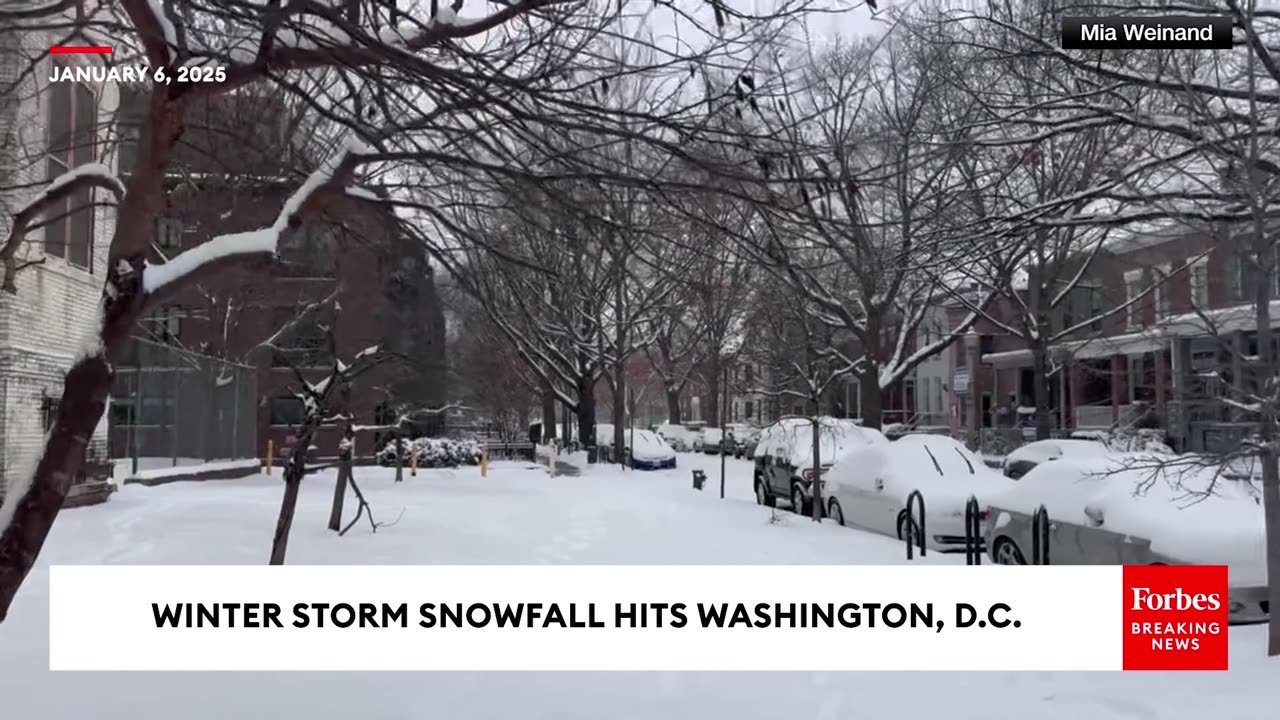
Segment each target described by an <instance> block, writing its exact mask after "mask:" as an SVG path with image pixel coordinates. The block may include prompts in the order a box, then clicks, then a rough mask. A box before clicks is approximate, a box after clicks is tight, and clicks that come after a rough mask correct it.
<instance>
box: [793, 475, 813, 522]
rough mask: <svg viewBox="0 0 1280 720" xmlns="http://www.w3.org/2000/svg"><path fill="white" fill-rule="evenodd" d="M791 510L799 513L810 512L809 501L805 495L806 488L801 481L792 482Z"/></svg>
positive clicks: (805, 513) (806, 513)
mask: <svg viewBox="0 0 1280 720" xmlns="http://www.w3.org/2000/svg"><path fill="white" fill-rule="evenodd" d="M791 512H793V513H796V514H797V515H808V514H809V503H808V500H807V499H806V498H805V496H804V488H803V487H801V485H800V483H791Z"/></svg>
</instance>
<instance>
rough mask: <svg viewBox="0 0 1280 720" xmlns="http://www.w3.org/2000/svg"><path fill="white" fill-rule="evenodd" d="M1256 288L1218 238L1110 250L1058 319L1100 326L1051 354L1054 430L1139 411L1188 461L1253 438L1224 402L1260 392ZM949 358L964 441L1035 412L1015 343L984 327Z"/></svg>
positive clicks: (1008, 307)
mask: <svg viewBox="0 0 1280 720" xmlns="http://www.w3.org/2000/svg"><path fill="white" fill-rule="evenodd" d="M1255 278H1256V273H1255V272H1254V271H1252V270H1251V269H1250V265H1249V262H1248V261H1247V260H1246V259H1245V258H1244V256H1243V255H1242V254H1241V252H1240V251H1239V248H1238V247H1237V246H1236V245H1235V244H1234V243H1233V241H1232V240H1231V238H1230V237H1229V236H1228V235H1226V234H1225V233H1224V232H1223V231H1222V230H1220V229H1216V228H1206V229H1202V230H1191V229H1186V228H1180V227H1173V226H1170V227H1168V228H1164V229H1152V230H1150V231H1149V232H1147V233H1145V234H1143V235H1142V236H1139V237H1134V238H1130V239H1127V240H1126V241H1124V242H1117V243H1115V244H1113V245H1111V246H1110V247H1108V248H1107V250H1106V251H1105V252H1104V253H1102V254H1100V255H1099V256H1098V257H1097V258H1095V259H1094V261H1093V264H1092V266H1091V268H1090V271H1089V272H1088V273H1087V276H1086V277H1085V278H1084V279H1083V281H1082V282H1081V283H1080V284H1079V286H1078V287H1077V288H1076V290H1075V291H1074V292H1075V294H1076V295H1077V297H1075V298H1072V301H1071V302H1069V303H1067V304H1066V306H1065V307H1064V309H1063V313H1061V314H1062V315H1063V317H1061V318H1059V319H1057V322H1058V323H1059V327H1070V326H1071V325H1073V324H1074V322H1079V320H1073V317H1074V318H1079V319H1081V320H1084V319H1088V318H1090V317H1098V318H1099V319H1098V321H1097V322H1094V323H1090V324H1089V326H1088V327H1086V328H1083V329H1081V330H1080V331H1079V332H1077V333H1075V334H1073V335H1072V336H1071V337H1069V338H1067V339H1064V341H1063V342H1061V343H1058V344H1057V345H1055V346H1054V347H1053V348H1052V349H1051V354H1052V356H1053V358H1054V365H1055V367H1060V368H1062V369H1061V370H1059V371H1057V372H1054V373H1053V374H1052V375H1051V377H1049V378H1048V383H1049V388H1050V397H1051V403H1050V404H1051V407H1052V408H1053V409H1054V411H1055V412H1054V424H1055V425H1056V426H1057V427H1059V428H1064V429H1092V428H1103V427H1108V426H1110V425H1111V424H1112V423H1114V422H1116V421H1119V420H1122V419H1126V418H1128V417H1130V416H1131V413H1132V410H1133V408H1134V406H1135V405H1136V404H1139V403H1141V404H1144V405H1149V406H1151V407H1154V408H1155V411H1156V414H1157V415H1158V417H1159V418H1160V419H1161V421H1162V422H1163V424H1164V426H1165V427H1166V429H1167V431H1168V433H1169V435H1170V437H1171V438H1172V439H1173V440H1174V441H1175V443H1177V444H1179V445H1182V446H1183V447H1185V448H1188V449H1204V448H1206V447H1208V446H1209V445H1211V444H1212V442H1211V436H1214V435H1220V434H1222V433H1223V432H1228V433H1230V432H1233V431H1234V432H1237V433H1238V432H1241V431H1243V430H1244V429H1246V428H1247V427H1248V426H1249V424H1250V421H1249V418H1247V417H1244V416H1243V414H1242V413H1240V412H1236V411H1233V410H1231V409H1230V408H1229V406H1228V404H1227V403H1223V402H1222V401H1221V399H1222V398H1223V397H1224V396H1227V395H1230V394H1231V393H1232V392H1233V390H1232V388H1240V387H1243V386H1247V385H1248V384H1249V383H1251V382H1254V379H1252V377H1251V374H1252V371H1251V368H1250V367H1249V363H1248V362H1247V360H1246V359H1247V358H1249V357H1250V356H1255V355H1256V354H1257V352H1256V339H1255V333H1254V323H1253V320H1252V316H1251V306H1250V304H1249V303H1250V299H1251V298H1252V297H1253V292H1254V288H1255V287H1256V284H1255V283H1256V279H1255ZM1273 296H1274V293H1273ZM1014 311H1015V308H1014V303H1012V302H1010V301H1007V300H1006V301H1004V302H1003V303H999V302H998V303H996V306H995V307H994V308H993V309H992V313H993V314H995V315H996V317H997V319H1002V316H1001V315H1000V314H1001V313H1004V314H1006V315H1008V314H1010V313H1012V312H1014ZM951 312H952V313H953V315H954V314H958V313H961V312H963V311H962V310H961V309H959V308H953V309H952V311H951ZM951 356H952V367H953V382H952V383H951V386H950V392H949V399H950V401H951V403H952V406H953V423H954V426H955V427H956V428H957V429H958V428H964V427H968V426H970V423H971V420H970V417H969V414H970V413H972V412H974V411H976V412H977V413H978V415H979V423H978V424H979V425H982V426H990V425H991V424H992V418H991V413H990V411H991V410H992V408H994V407H995V406H996V405H997V404H998V403H1000V402H1003V401H1005V398H1007V397H1008V395H1009V394H1010V393H1012V394H1014V396H1015V398H1016V399H1017V401H1018V402H1019V404H1023V405H1029V404H1031V397H1032V392H1033V383H1034V382H1035V381H1036V378H1035V376H1034V374H1033V373H1032V371H1031V353H1030V350H1029V349H1028V348H1027V347H1025V343H1023V342H1021V340H1020V338H1017V337H1013V336H1010V335H1008V334H1005V333H1001V332H999V329H998V326H997V325H996V324H994V323H991V322H989V321H986V320H983V321H980V322H979V323H978V325H977V326H976V327H975V333H974V335H973V336H971V337H970V338H967V339H966V341H964V342H959V343H956V345H954V346H953V350H952V353H951ZM1210 372H1212V373H1213V375H1212V376H1209V375H1208V373H1210ZM957 390H959V392H957Z"/></svg>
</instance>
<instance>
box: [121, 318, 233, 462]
mask: <svg viewBox="0 0 1280 720" xmlns="http://www.w3.org/2000/svg"><path fill="white" fill-rule="evenodd" d="M257 421H258V381H257V371H256V370H255V369H254V368H253V367H251V366H248V365H242V364H239V363H233V362H229V361H227V360H222V359H220V358H215V357H211V356H208V355H201V354H199V353H194V352H190V351H188V350H184V349H181V348H178V347H174V346H172V345H166V344H163V343H157V342H153V341H150V340H145V339H142V338H133V339H131V340H130V343H129V348H128V350H127V352H126V355H125V357H123V358H121V359H120V360H119V361H117V362H116V364H115V381H114V384H113V387H112V391H111V405H110V410H109V414H108V422H109V438H110V440H109V452H110V455H111V458H112V459H115V460H120V459H127V460H129V461H131V462H130V463H129V464H130V465H131V472H137V471H138V470H149V469H154V468H157V467H166V466H177V465H192V464H200V463H205V462H212V461H218V460H243V459H248V458H254V457H257V456H258V448H257V435H258V423H257Z"/></svg>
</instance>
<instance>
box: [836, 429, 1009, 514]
mask: <svg viewBox="0 0 1280 720" xmlns="http://www.w3.org/2000/svg"><path fill="white" fill-rule="evenodd" d="M935 462H936V464H935ZM939 468H941V473H939ZM877 478H878V479H880V480H882V481H883V482H884V492H885V493H887V494H889V495H890V496H891V497H893V498H895V499H896V500H898V501H899V502H902V503H903V504H905V503H906V500H907V496H908V495H910V494H911V492H912V491H913V490H919V491H920V493H921V494H922V495H923V496H924V501H925V509H926V511H927V512H928V513H930V514H933V513H934V512H957V511H960V510H962V509H963V508H964V505H965V502H967V501H968V499H969V496H970V495H974V496H976V497H977V498H978V502H979V503H985V502H986V497H988V496H990V495H993V494H996V493H999V492H1001V491H1003V490H1004V489H1005V488H1006V487H1008V486H1009V485H1011V484H1013V483H1012V481H1010V480H1008V479H1006V478H1005V477H1004V476H1003V475H1001V474H1000V473H997V472H995V471H994V470H992V469H991V468H988V467H987V466H986V465H984V464H983V463H982V461H981V460H979V459H978V458H977V457H976V456H974V455H973V453H971V452H969V450H968V449H966V448H965V447H964V446H963V445H961V444H960V443H958V442H956V441H955V440H952V439H951V438H948V437H934V436H924V435H908V436H907V437H904V438H902V439H900V440H896V441H894V442H890V443H884V444H877V445H872V446H868V447H862V448H859V449H857V450H854V451H853V452H850V453H849V454H847V455H845V456H844V457H843V458H841V459H840V462H838V463H836V466H835V467H834V468H832V469H831V473H830V475H829V476H828V477H827V482H828V483H839V484H847V485H851V486H863V487H872V486H874V484H875V481H876V479H877Z"/></svg>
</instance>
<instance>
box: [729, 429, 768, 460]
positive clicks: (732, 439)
mask: <svg viewBox="0 0 1280 720" xmlns="http://www.w3.org/2000/svg"><path fill="white" fill-rule="evenodd" d="M727 429H728V431H729V450H730V452H731V453H732V455H733V456H734V457H735V458H740V457H751V455H749V454H747V452H746V449H747V444H748V443H753V442H754V440H755V439H756V438H758V437H760V428H757V427H753V426H751V425H746V424H743V423H735V424H733V425H729V426H728V428H727Z"/></svg>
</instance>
